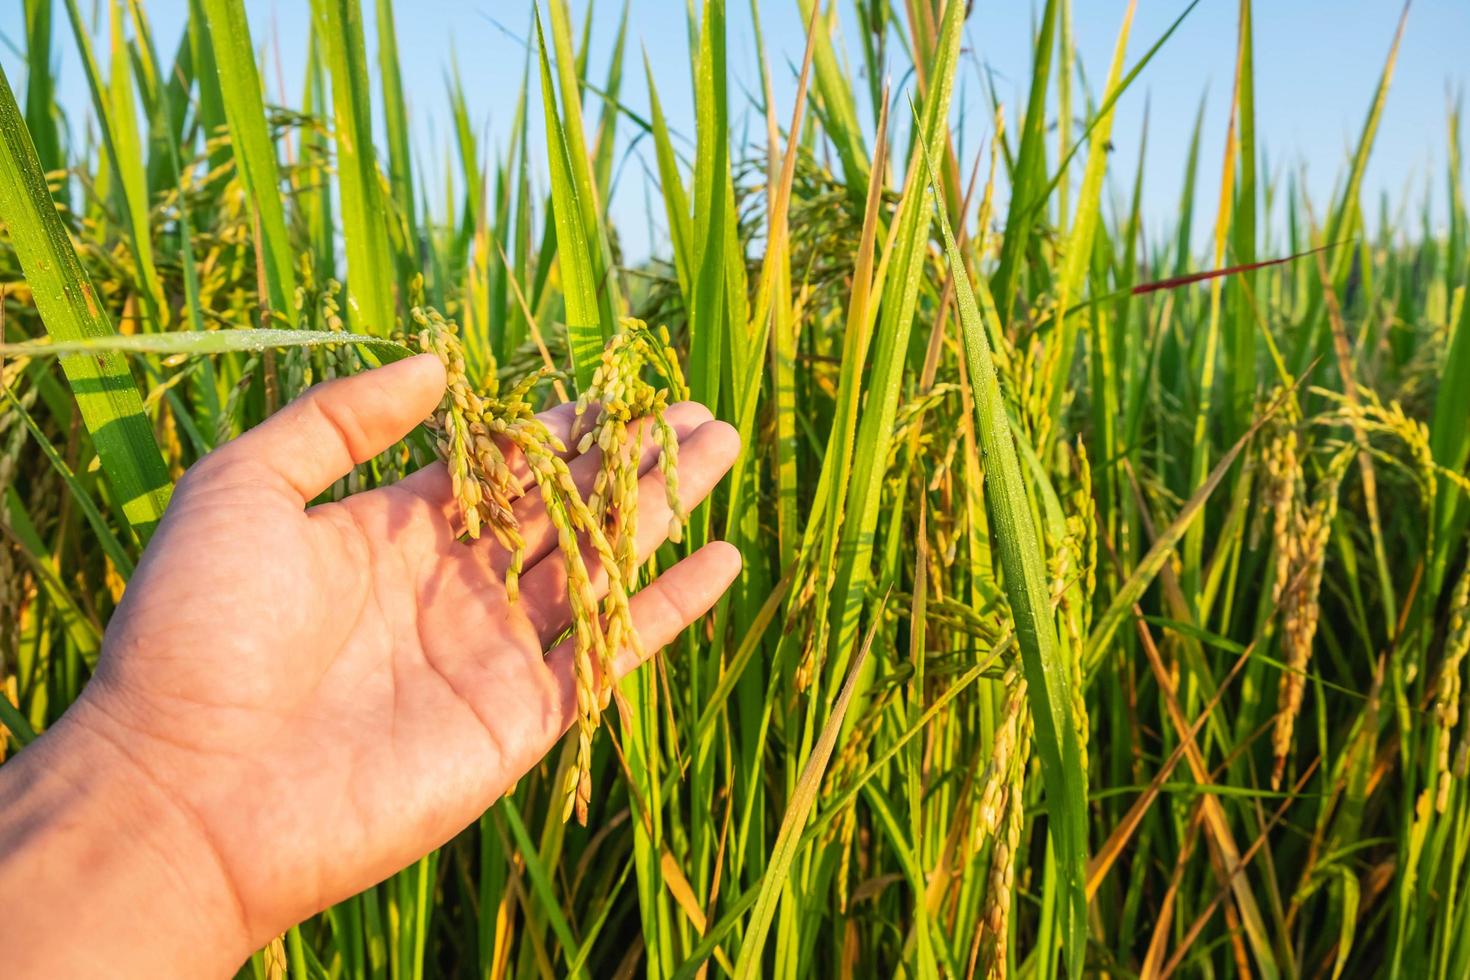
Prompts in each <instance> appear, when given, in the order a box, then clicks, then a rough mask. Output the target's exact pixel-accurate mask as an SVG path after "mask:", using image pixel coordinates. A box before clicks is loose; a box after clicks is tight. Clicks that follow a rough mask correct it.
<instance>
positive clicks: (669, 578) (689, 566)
mask: <svg viewBox="0 0 1470 980" xmlns="http://www.w3.org/2000/svg"><path fill="white" fill-rule="evenodd" d="M740 565H741V559H740V552H739V551H738V550H737V549H736V548H735V546H734V545H731V544H727V543H725V542H724V541H713V542H711V543H709V544H707V545H705V546H704V547H703V548H700V549H699V550H698V551H696V552H695V553H694V554H692V555H690V556H689V557H688V558H685V559H684V560H683V561H681V562H679V563H678V564H677V565H675V566H674V567H672V568H670V569H669V570H668V571H666V572H664V573H663V574H662V575H660V576H659V577H658V578H657V579H655V580H654V581H653V583H652V584H650V585H649V586H648V587H647V588H646V589H643V590H642V591H641V592H639V593H638V594H637V595H635V596H633V598H632V599H631V600H629V604H628V605H629V611H630V612H631V613H632V615H633V628H634V629H635V630H636V631H637V632H638V638H639V640H640V641H641V643H640V645H641V646H642V648H643V655H644V656H645V657H651V656H653V654H655V653H657V652H658V651H659V650H660V649H662V648H663V647H665V646H667V645H668V644H669V643H671V642H672V641H673V640H674V639H675V638H676V637H677V636H678V635H679V634H680V633H682V632H683V631H684V628H685V627H686V626H689V625H691V624H692V623H694V621H695V620H697V619H699V617H701V616H703V615H704V614H705V613H707V612H709V611H710V609H712V608H713V607H714V604H715V603H716V602H718V601H719V599H720V596H722V595H724V594H725V590H726V589H728V588H729V587H730V583H732V582H734V581H735V577H736V576H737V575H739V574H740ZM574 642H575V641H574V640H573V638H572V637H568V638H567V639H566V640H564V641H563V642H561V643H559V644H557V645H556V648H555V649H553V650H552V651H551V652H550V653H548V654H547V655H546V666H547V667H548V668H549V669H550V671H551V674H552V676H553V677H554V678H556V682H557V686H558V688H559V690H560V692H561V711H560V718H559V720H560V728H559V729H558V734H559V733H560V732H565V731H566V730H567V729H568V728H570V727H571V725H572V723H573V722H574V721H576V719H577V680H576V672H575V669H574V664H573V659H574V657H575V652H574V646H573V644H574ZM641 663H643V661H642V660H640V659H639V656H638V652H637V651H635V650H633V649H632V648H631V647H628V646H624V647H622V648H621V649H619V650H618V651H617V653H616V654H615V658H614V660H613V669H614V672H615V673H616V674H617V677H616V678H614V681H615V682H616V681H617V680H621V679H622V678H623V677H624V676H625V675H626V674H628V673H629V672H631V671H632V670H634V669H635V668H636V667H638V666H639V665H640V664H641ZM598 666H599V665H597V664H594V665H593V670H594V671H595V670H597V668H598Z"/></svg>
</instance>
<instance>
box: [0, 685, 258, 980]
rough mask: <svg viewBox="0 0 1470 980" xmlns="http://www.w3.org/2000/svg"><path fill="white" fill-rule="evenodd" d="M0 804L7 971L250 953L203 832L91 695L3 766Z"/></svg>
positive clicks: (134, 968) (107, 970) (0, 933)
mask: <svg viewBox="0 0 1470 980" xmlns="http://www.w3.org/2000/svg"><path fill="white" fill-rule="evenodd" d="M0 800H3V801H4V804H3V806H0V909H3V911H0V948H4V949H5V950H6V962H7V966H6V970H7V972H8V973H9V975H13V976H17V977H26V976H72V975H76V976H104V975H106V976H118V977H123V976H191V977H192V976H200V977H205V976H216V975H219V976H227V975H229V974H230V973H231V972H233V970H234V969H235V967H236V966H238V965H239V963H240V962H241V961H242V960H243V959H244V958H245V957H246V956H247V955H248V954H249V953H250V951H251V949H252V946H253V944H252V942H251V938H250V936H249V934H248V932H247V930H246V927H245V924H244V917H243V915H242V912H241V909H240V903H239V901H238V899H236V897H235V895H234V889H233V886H232V884H231V882H230V879H229V876H228V875H227V873H226V871H225V869H224V866H223V865H222V863H221V862H220V860H219V858H218V855H217V852H216V851H215V849H214V847H213V845H212V844H211V842H210V841H209V840H208V838H207V835H206V834H205V832H204V830H203V828H202V827H201V826H200V825H199V823H198V821H197V819H195V818H194V817H192V815H191V814H190V813H189V811H188V809H187V808H186V807H185V806H183V805H182V804H181V803H180V802H179V801H178V800H177V798H175V797H174V796H173V794H171V793H170V792H169V791H168V790H167V789H166V788H165V787H163V786H161V785H159V783H158V782H157V781H156V779H155V778H154V777H153V776H152V775H151V774H150V773H149V772H148V770H147V768H146V767H145V766H143V765H140V764H139V762H138V761H137V760H136V759H135V758H133V757H132V756H131V755H130V754H129V752H128V748H127V742H126V741H125V740H124V739H123V738H120V737H119V735H118V734H117V733H116V732H115V730H114V729H113V727H112V726H111V724H110V722H108V720H107V719H106V717H105V716H104V715H103V714H102V713H101V712H99V711H97V710H96V709H95V708H94V707H93V706H91V705H89V704H87V703H86V701H85V699H84V700H83V701H82V702H80V703H78V704H77V705H75V706H74V707H73V708H72V710H71V711H69V712H68V713H67V715H66V716H65V717H64V718H63V719H62V720H61V721H59V722H58V723H57V724H56V725H55V726H54V727H53V728H52V729H51V730H50V731H49V732H47V733H46V734H45V735H44V736H43V737H42V738H40V739H38V740H37V741H36V742H35V743H33V744H32V745H31V746H30V747H28V748H27V749H26V750H25V751H24V752H22V753H20V755H18V756H16V757H15V758H14V759H12V760H11V761H9V762H8V763H6V764H5V766H4V767H3V768H0ZM11 971H13V972H11Z"/></svg>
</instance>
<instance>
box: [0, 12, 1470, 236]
mask: <svg viewBox="0 0 1470 980" xmlns="http://www.w3.org/2000/svg"><path fill="white" fill-rule="evenodd" d="M362 2H363V6H364V20H365V21H366V26H367V29H368V38H367V43H368V46H369V56H370V57H372V52H373V51H374V50H375V48H376V38H375V36H374V30H373V20H374V18H373V14H372V10H373V4H372V0H362ZM572 2H573V9H574V14H575V15H576V16H577V17H578V18H580V17H581V14H582V11H584V10H585V8H586V4H585V0H572ZM629 3H630V35H631V37H630V40H631V41H632V42H633V44H632V46H631V48H630V51H629V55H630V60H629V63H628V65H627V71H626V72H625V83H624V84H625V88H624V99H625V101H626V102H627V103H628V104H629V105H631V106H632V107H634V108H636V109H639V110H645V109H646V107H647V105H648V97H647V91H646V86H645V84H644V80H643V72H642V70H641V65H640V64H639V61H638V57H639V55H638V49H637V45H638V44H641V45H643V46H644V47H646V49H647V51H648V53H649V57H650V59H651V61H652V63H653V69H654V75H655V80H656V83H657V85H658V87H659V93H660V96H661V98H662V100H663V102H664V107H665V111H666V113H667V114H668V116H669V119H670V123H671V125H672V126H673V127H674V128H675V129H676V130H678V131H680V132H682V133H684V134H686V135H688V136H689V137H691V138H692V136H693V122H692V119H693V109H692V105H691V101H690V100H691V93H690V89H689V74H688V54H687V34H686V29H685V17H684V11H685V2H684V0H629ZM727 5H728V7H729V10H730V14H729V21H730V42H729V50H730V55H729V57H730V66H731V75H732V86H731V100H732V125H733V129H734V132H735V140H736V141H737V142H739V141H740V140H741V139H742V134H743V133H745V132H749V133H750V134H752V138H753V139H755V140H757V141H759V139H760V138H761V137H760V135H759V134H760V133H762V132H763V128H762V127H761V124H760V121H759V120H758V119H756V118H755V114H754V110H753V109H751V108H750V107H749V102H748V100H747V99H746V98H745V95H744V91H745V90H746V89H749V90H754V88H755V87H756V86H757V85H758V81H757V79H758V75H757V70H756V56H755V48H754V38H753V31H752V29H751V23H750V14H749V5H748V3H747V2H746V0H727ZM3 6H4V8H5V9H4V11H3V12H0V33H3V35H4V37H5V40H6V41H8V42H9V43H8V44H3V45H0V67H3V68H4V70H5V72H6V74H7V76H8V77H9V78H10V79H11V82H12V85H13V86H14V87H15V88H16V89H17V91H18V93H19V91H21V90H23V87H24V81H23V79H24V74H25V66H24V62H23V61H22V60H21V58H20V57H18V55H17V53H16V51H15V50H14V48H13V45H15V44H18V43H19V42H20V41H21V38H22V37H23V30H22V25H21V17H20V12H19V8H20V4H19V3H18V2H16V0H5V2H4V4H3ZM57 6H58V12H57V16H58V23H57V25H56V51H55V53H54V58H55V59H56V62H57V64H58V67H59V72H60V91H61V98H62V100H63V103H64V104H65V105H66V106H67V108H68V109H69V111H70V114H71V120H72V126H73V130H74V132H75V133H78V134H79V133H80V129H78V127H79V126H80V120H81V119H83V118H84V117H85V114H86V110H87V107H88V106H89V104H90V103H89V99H88V95H87V90H86V84H85V79H84V78H83V76H82V73H81V68H80V64H79V62H78V59H77V56H76V51H75V46H74V44H73V42H72V39H71V33H70V30H69V27H68V26H67V21H66V18H65V15H64V13H63V10H62V8H61V4H60V3H59V0H58V4H57ZM82 6H83V7H84V8H87V9H90V8H91V7H92V6H93V4H92V3H90V2H87V0H82ZM1124 6H1125V4H1124V3H1123V0H1076V2H1075V3H1074V9H1075V12H1074V21H1075V26H1074V33H1075V35H1076V41H1077V45H1078V55H1079V61H1080V64H1081V66H1082V68H1083V69H1084V71H1085V72H1086V76H1087V78H1088V79H1089V81H1090V82H1091V84H1093V85H1094V86H1098V85H1100V84H1101V82H1102V79H1103V77H1104V75H1105V73H1106V71H1107V66H1108V60H1109V58H1110V56H1111V52H1112V47H1113V44H1114V40H1115V38H1116V34H1117V30H1118V26H1119V23H1120V21H1121V18H1122V13H1123V9H1124ZM1185 6H1186V4H1185V2H1184V0H1141V2H1140V3H1139V10H1138V14H1137V17H1136V19H1135V22H1134V29H1133V35H1132V42H1131V44H1130V48H1129V59H1128V60H1129V63H1130V64H1132V63H1133V62H1134V61H1135V60H1136V59H1137V58H1138V57H1139V56H1141V55H1142V53H1143V52H1144V51H1145V50H1147V48H1148V47H1149V46H1150V45H1151V44H1152V43H1153V41H1154V40H1155V39H1156V38H1157V37H1159V35H1160V34H1162V33H1163V31H1164V30H1165V29H1166V28H1167V27H1168V25H1169V24H1170V23H1171V22H1172V21H1173V20H1174V18H1175V17H1177V16H1178V14H1179V12H1180V11H1181V10H1183V8H1184V7H1185ZM145 7H146V9H147V10H148V13H149V16H150V18H151V19H152V22H153V29H154V32H155V37H156V41H157V43H158V45H159V47H160V49H161V50H164V51H172V50H173V46H174V45H175V43H176V42H177V38H178V36H179V32H180V31H181V30H182V27H183V23H184V18H185V15H186V12H187V0H145ZM246 8H247V11H248V13H249V15H250V20H251V31H252V37H253V40H254V42H255V44H256V46H257V48H259V49H262V50H264V51H265V52H266V55H267V58H268V61H267V64H266V68H265V71H264V72H263V75H264V77H265V80H266V85H267V86H268V88H269V89H270V92H269V95H270V97H271V98H272V99H273V100H276V101H282V99H281V96H280V88H279V86H280V81H279V80H280V79H284V84H285V88H286V92H287V95H286V97H285V99H284V101H285V102H287V103H291V104H294V103H295V102H297V101H298V98H299V95H298V93H299V91H300V87H301V78H302V65H303V63H304V58H305V50H306V35H307V24H308V20H309V17H308V5H307V3H306V0H246ZM619 9H620V4H619V3H618V2H617V0H602V2H601V3H599V4H598V8H597V13H596V18H595V20H594V45H593V47H594V54H593V61H592V66H593V67H592V70H593V72H594V74H595V75H596V76H599V77H600V76H601V74H602V72H603V71H604V66H605V63H606V58H607V56H608V53H609V49H610V48H611V46H612V41H613V35H614V31H615V29H616V26H617V17H618V14H619ZM760 9H761V19H762V27H763V30H764V35H765V39H766V44H767V47H768V50H769V53H770V58H771V65H772V69H773V72H774V73H775V76H776V78H775V83H776V95H777V99H778V101H779V102H780V118H781V119H783V120H785V119H786V118H787V117H788V116H789V112H790V103H791V98H792V95H793V91H794V77H793V75H794V72H793V70H792V69H791V67H790V66H792V65H795V64H797V63H799V61H800V58H801V53H802V48H803V40H804V38H803V25H802V22H801V19H800V16H799V13H798V9H797V3H796V0H761V8H760ZM104 10H105V5H104ZM1399 10H1400V5H1399V3H1398V2H1396V0H1265V2H1258V3H1256V5H1255V18H1256V52H1255V55H1256V92H1257V106H1258V110H1257V111H1258V124H1257V125H1258V134H1259V139H1260V142H1261V145H1262V146H1263V147H1264V149H1265V151H1266V153H1267V154H1268V156H1269V160H1270V164H1271V166H1272V168H1273V170H1275V169H1277V168H1284V167H1291V168H1300V167H1304V168H1305V172H1306V176H1307V186H1308V188H1309V189H1310V191H1311V192H1312V193H1313V195H1314V196H1315V198H1316V200H1317V201H1318V202H1319V203H1318V213H1319V214H1320V213H1321V210H1322V207H1321V204H1320V202H1321V201H1322V200H1323V199H1324V198H1325V197H1326V196H1327V195H1328V194H1329V193H1330V192H1331V190H1332V188H1333V186H1334V183H1335V181H1336V180H1337V179H1338V178H1339V177H1340V176H1341V174H1342V173H1343V170H1344V166H1345V160H1346V156H1347V154H1348V152H1349V150H1350V147H1351V146H1352V144H1353V143H1354V141H1355V140H1356V138H1357V134H1358V132H1359V130H1360V128H1361V126H1362V122H1363V117H1364V115H1365V113H1366V111H1367V108H1368V102H1369V99H1370V98H1371V96H1372V94H1373V89H1374V86H1375V84H1376V81H1377V77H1378V74H1379V72H1380V70H1381V68H1382V65H1383V61H1384V57H1385V55H1386V53H1387V51H1388V47H1389V44H1390V41H1391V40H1392V36H1393V30H1394V26H1395V23H1396V21H1397V18H1398V13H1399ZM839 11H840V14H839V16H840V17H841V18H842V19H843V20H844V22H845V27H846V29H847V30H848V31H849V32H851V30H852V29H853V21H854V16H853V14H852V8H851V5H850V4H849V3H847V2H845V0H840V2H839ZM396 15H397V22H398V34H399V48H400V56H401V58H402V62H403V71H404V84H405V87H406V89H407V95H408V100H409V103H410V112H411V114H412V117H413V128H414V139H415V144H416V153H417V155H418V158H419V160H420V161H423V162H426V163H427V164H428V171H427V172H428V173H430V174H438V173H442V169H443V159H444V154H445V152H447V150H448V147H449V146H450V130H449V128H448V125H447V120H448V100H447V97H446V86H445V70H446V68H447V67H448V65H449V58H450V52H451V50H452V51H453V52H454V55H455V57H456V58H457V60H458V64H459V69H460V72H461V75H462V77H463V79H464V82H465V87H466V90H467V92H468V94H469V102H470V110H471V113H472V117H473V119H474V120H475V122H476V124H477V125H478V126H480V127H481V131H482V132H483V133H484V134H486V138H487V139H488V141H489V143H490V144H491V145H496V144H499V143H502V142H503V140H504V138H505V134H506V132H507V130H508V129H509V126H510V123H511V116H512V113H513V111H514V100H515V96H516V92H517V90H518V87H519V85H520V80H521V70H522V65H523V61H524V57H525V49H524V47H523V41H524V37H525V34H526V31H527V27H528V24H529V17H530V4H529V2H527V0H480V2H478V3H476V2H450V0H418V2H410V0H397V4H396ZM1033 17H1034V5H1033V4H1031V3H1023V2H1011V0H975V10H974V13H973V15H972V16H971V18H970V20H969V23H968V25H967V37H966V45H967V48H968V49H969V52H971V53H972V55H973V57H971V56H969V55H967V60H966V64H965V65H964V67H963V69H962V76H961V81H960V91H959V92H958V93H957V96H956V105H957V106H959V105H961V104H963V105H965V106H968V107H971V108H973V109H974V111H973V112H970V113H968V114H967V116H966V117H965V118H963V119H957V123H958V124H959V126H960V128H961V129H962V131H963V133H964V140H965V145H966V147H967V148H968V152H969V153H971V154H973V152H974V150H975V149H976V148H978V147H979V146H980V145H981V143H980V140H982V139H984V138H986V136H987V135H988V130H989V126H990V123H989V112H988V111H986V110H984V109H983V108H982V107H983V106H984V105H985V104H986V97H985V91H984V88H983V83H982V80H981V76H980V69H979V65H981V64H983V65H985V66H986V67H987V68H988V69H989V71H990V73H991V75H992V77H993V78H994V79H995V80H996V85H997V89H998V92H999V94H1000V96H1001V98H1002V99H1003V100H1005V101H1006V102H1007V103H1009V107H1010V109H1011V111H1010V112H1009V113H1008V118H1009V119H1011V120H1012V121H1013V122H1014V120H1016V119H1017V118H1018V116H1017V112H1016V109H1015V106H1017V105H1019V103H1020V102H1021V100H1022V97H1023V95H1024V84H1025V81H1026V79H1027V78H1028V64H1029V60H1030V51H1029V45H1028V40H1027V39H1028V35H1029V32H1030V26H1031V23H1032V21H1033ZM1235 17H1236V5H1235V3H1233V2H1232V0H1203V2H1202V3H1200V5H1199V6H1198V7H1197V8H1196V9H1195V10H1194V12H1193V13H1192V14H1191V15H1190V16H1189V17H1188V18H1187V19H1186V21H1185V22H1184V24H1183V26H1182V27H1180V29H1179V30H1178V32H1177V33H1176V34H1175V35H1174V36H1173V37H1172V38H1171V39H1170V40H1169V42H1168V43H1167V44H1166V45H1165V47H1164V49H1163V50H1162V51H1161V52H1160V53H1159V55H1158V56H1157V57H1156V58H1155V59H1154V60H1153V62H1152V63H1150V65H1149V66H1148V67H1147V68H1145V69H1144V72H1143V74H1142V75H1141V76H1140V77H1139V79H1138V81H1137V83H1135V86H1134V88H1133V89H1132V90H1131V91H1130V92H1129V93H1128V94H1127V95H1126V96H1125V97H1124V100H1123V101H1122V102H1121V103H1120V104H1119V109H1118V116H1117V119H1116V122H1115V124H1114V131H1113V142H1114V144H1115V146H1116V148H1117V149H1116V152H1115V153H1114V158H1113V164H1112V167H1113V170H1114V173H1115V177H1114V181H1115V184H1114V185H1113V189H1112V191H1111V192H1110V193H1116V194H1118V195H1122V194H1124V193H1126V190H1127V187H1128V185H1129V182H1131V178H1132V173H1133V170H1134V167H1135V166H1136V163H1137V158H1138V151H1137V147H1138V140H1139V135H1140V131H1141V128H1142V123H1143V113H1144V106H1145V104H1146V103H1147V104H1148V106H1149V111H1150V119H1151V122H1150V136H1149V144H1148V151H1147V157H1146V160H1145V165H1146V168H1147V170H1146V174H1147V180H1146V184H1145V188H1146V189H1145V199H1144V206H1145V211H1146V217H1147V223H1148V227H1149V228H1150V229H1152V230H1154V231H1155V232H1156V233H1157V232H1158V231H1161V230H1163V229H1164V228H1166V227H1168V226H1169V225H1170V224H1171V223H1172V217H1171V216H1172V212H1173V211H1175V210H1176V209H1177V206H1178V196H1179V190H1180V186H1181V181H1182V172H1183V168H1184V159H1185V152H1186V148H1187V143H1188V137H1189V132H1190V128H1191V126H1192V125H1193V120H1194V116H1195V113H1196V111H1197V109H1198V108H1199V105H1200V100H1201V98H1202V97H1203V98H1204V99H1205V129H1204V140H1203V144H1202V150H1201V154H1202V159H1201V168H1200V180H1199V188H1198V200H1197V203H1196V214H1197V215H1198V216H1199V217H1197V219H1196V227H1197V229H1199V234H1200V236H1201V239H1200V240H1203V236H1204V235H1207V234H1208V228H1209V225H1210V223H1211V221H1213V215H1214V212H1215V201H1216V198H1217V196H1218V186H1219V183H1218V181H1219V173H1220V155H1221V151H1222V147H1223V143H1224V138H1225V129H1226V124H1227V121H1228V116H1227V114H1228V110H1229V99H1230V88H1231V82H1232V76H1233V71H1234V56H1235ZM497 22H498V24H500V25H503V29H502V27H498V26H497ZM104 26H105V25H104ZM1467 42H1470V4H1466V3H1464V2H1462V0H1419V2H1417V3H1415V4H1414V7H1413V9H1412V10H1411V12H1410V14H1409V22H1408V28H1407V32H1406V34H1405V38H1404V44H1403V50H1402V53H1401V56H1400V59H1399V64H1398V69H1397V72H1396V75H1395V78H1394V84H1393V88H1392V90H1391V92H1390V95H1389V99H1388V103H1387V106H1386V108H1385V112H1384V119H1383V123H1382V128H1381V131H1380V133H1379V137H1378V141H1377V144H1376V149H1375V151H1374V155H1373V158H1372V162H1371V165H1370V168H1369V172H1368V176H1367V181H1366V185H1365V189H1366V194H1367V197H1366V198H1365V202H1366V203H1367V205H1368V210H1369V212H1370V214H1376V212H1377V204H1378V199H1379V196H1380V195H1381V194H1383V193H1387V194H1388V195H1389V200H1390V204H1391V206H1393V207H1398V206H1399V205H1401V204H1402V203H1404V202H1405V201H1408V202H1409V205H1410V207H1413V208H1417V207H1418V206H1419V203H1420V202H1421V201H1422V200H1423V199H1424V195H1425V194H1426V193H1429V194H1430V196H1431V200H1432V201H1434V202H1436V207H1438V208H1439V209H1440V211H1442V210H1443V201H1444V185H1445V165H1446V155H1447V137H1446V123H1445V116H1446V100H1447V93H1450V92H1458V91H1460V90H1461V89H1463V88H1465V87H1466V82H1467V76H1470V68H1467V64H1470V62H1467V61H1466V59H1465V58H1464V51H1465V49H1466V44H1467ZM101 48H102V53H105V50H106V45H105V44H104V45H102V46H101ZM847 52H848V56H849V58H850V61H851V63H852V65H853V67H854V69H856V68H857V67H858V66H859V65H860V63H861V53H860V51H859V49H858V48H857V46H856V45H855V44H853V43H849V44H848V45H847ZM277 64H279V70H278V69H277ZM374 81H376V80H375V79H374ZM896 81H897V79H896ZM742 86H744V89H743V88H742ZM860 101H862V100H860ZM863 111H864V115H865V117H866V109H864V110H863ZM537 115H539V114H536V113H533V117H534V116H537ZM747 120H749V125H748V126H747V125H746V121H747ZM865 121H867V120H866V118H865ZM623 135H624V144H625V145H626V144H628V143H630V142H631V141H632V131H631V127H625V129H624V131H623ZM379 137H380V140H381V129H379ZM534 145H536V144H535V143H534V142H533V146H534ZM634 152H635V156H634V157H632V158H630V159H629V160H628V162H627V164H626V165H624V166H623V167H622V168H621V169H620V171H619V178H618V185H617V188H616V190H615V192H614V195H613V202H612V208H613V213H614V220H615V221H616V222H617V223H618V224H619V226H620V230H621V234H622V240H623V244H624V247H625V249H626V250H627V252H628V253H629V255H630V256H632V257H635V258H636V257H638V256H641V255H644V254H647V252H648V251H650V250H653V251H658V250H659V247H660V241H661V238H662V236H661V234H660V232H659V230H658V229H654V230H653V231H652V232H650V231H649V229H648V228H647V221H646V219H645V213H646V212H645V200H646V196H645V181H646V178H645V176H644V168H643V167H642V166H641V165H640V163H639V162H638V157H637V155H638V154H641V155H643V156H644V157H647V158H648V159H649V164H650V166H649V169H651V166H652V165H651V156H650V154H649V148H648V147H647V146H646V144H639V145H638V146H637V147H635V150H634ZM542 173H544V167H543V168H542ZM1406 194H1407V195H1408V196H1407V197H1406ZM660 220H661V219H660Z"/></svg>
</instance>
